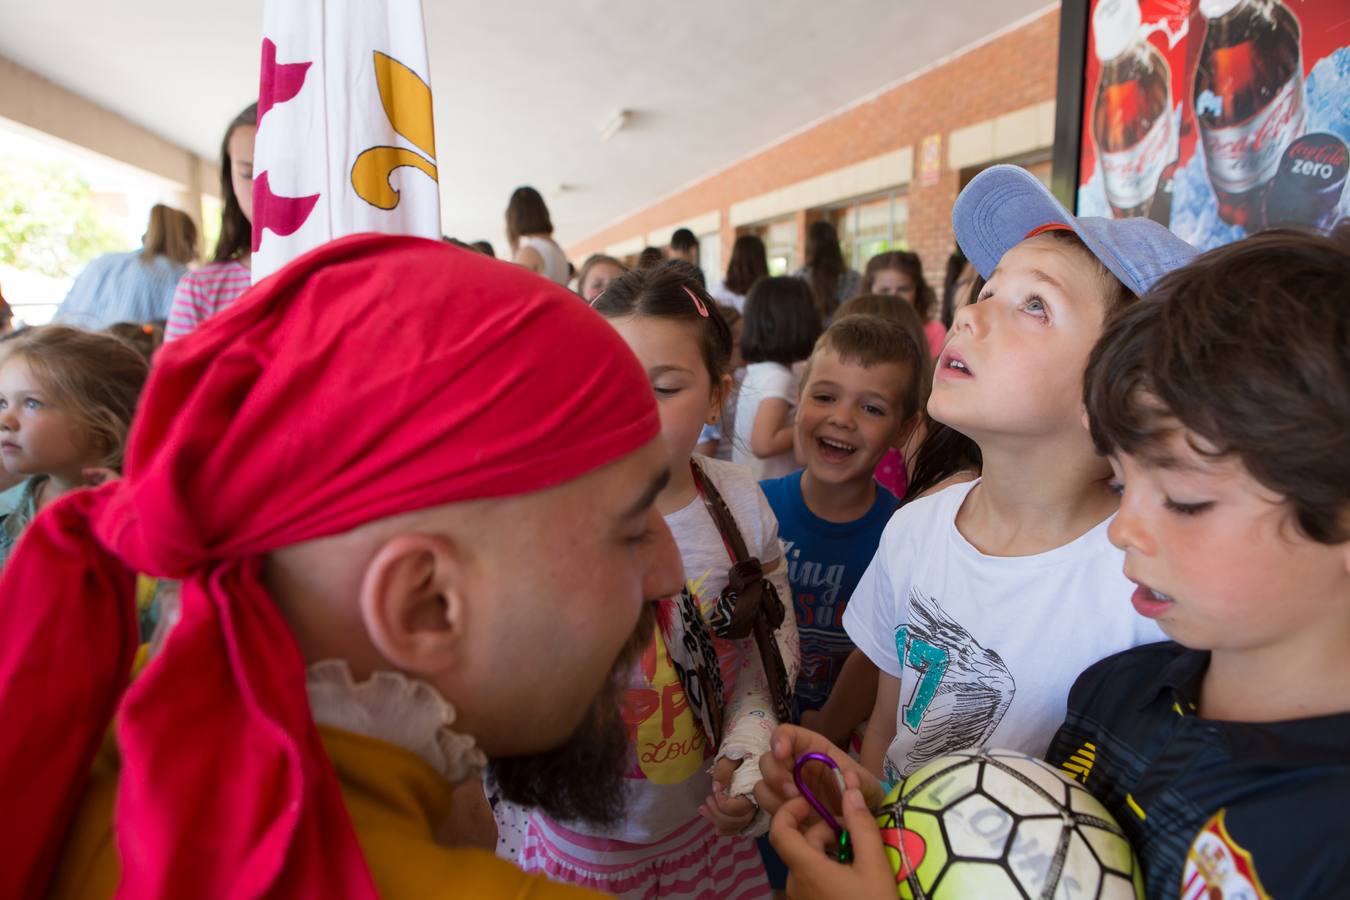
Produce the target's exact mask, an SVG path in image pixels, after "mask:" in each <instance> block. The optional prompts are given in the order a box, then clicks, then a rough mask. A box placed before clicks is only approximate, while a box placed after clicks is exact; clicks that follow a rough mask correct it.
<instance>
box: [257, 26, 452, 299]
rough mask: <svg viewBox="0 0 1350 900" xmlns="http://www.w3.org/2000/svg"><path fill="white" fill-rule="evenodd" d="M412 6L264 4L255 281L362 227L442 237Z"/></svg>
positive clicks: (425, 75) (425, 82) (425, 78)
mask: <svg viewBox="0 0 1350 900" xmlns="http://www.w3.org/2000/svg"><path fill="white" fill-rule="evenodd" d="M430 85H431V77H430V69H429V68H428V66H427V43H426V34H425V30H424V28H423V24H422V4H421V0H265V2H264V4H263V45H262V78H261V81H260V84H259V90H258V138H257V143H256V145H255V148H254V160H253V264H252V268H253V281H254V283H257V282H258V281H260V280H262V279H263V278H266V277H267V276H268V275H270V274H271V273H273V272H275V271H276V270H277V269H280V268H281V267H282V266H284V265H286V263H288V262H289V261H291V260H292V259H294V258H296V257H297V256H300V255H301V254H303V253H305V252H306V251H308V250H312V249H313V248H315V247H318V246H319V245H320V244H325V243H327V242H328V241H331V240H333V239H335V238H339V237H342V236H343V235H348V234H355V233H357V232H364V231H380V232H385V233H390V234H412V235H420V236H422V237H428V238H439V237H440V236H441V210H440V192H439V190H438V186H437V181H436V146H435V140H434V138H433V135H432V116H431V86H430Z"/></svg>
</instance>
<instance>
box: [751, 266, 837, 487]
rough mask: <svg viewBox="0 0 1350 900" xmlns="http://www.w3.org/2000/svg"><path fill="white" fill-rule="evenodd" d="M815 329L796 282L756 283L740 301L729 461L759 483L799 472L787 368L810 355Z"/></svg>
mask: <svg viewBox="0 0 1350 900" xmlns="http://www.w3.org/2000/svg"><path fill="white" fill-rule="evenodd" d="M821 330H822V329H821V325H820V314H819V313H818V312H817V311H816V305H815V302H814V300H813V298H812V296H811V288H810V287H809V286H808V285H807V284H806V282H804V281H802V280H801V279H800V278H788V277H785V276H784V277H779V278H761V279H760V280H759V281H758V282H756V283H755V286H754V287H753V288H751V289H750V296H749V297H746V298H745V326H744V328H743V330H742V332H741V356H743V357H744V358H745V362H746V368H745V380H744V381H742V382H741V390H740V394H739V396H738V397H737V399H736V422H735V428H736V431H735V437H734V438H733V439H732V444H731V459H732V461H733V462H736V463H740V464H741V465H743V466H746V467H747V468H749V469H750V471H751V472H753V473H755V477H756V478H758V479H760V480H763V479H766V478H781V477H782V476H784V475H787V474H789V473H790V472H794V471H796V470H797V469H800V468H801V466H799V465H798V464H797V457H796V455H795V454H794V453H793V452H792V440H793V424H794V421H795V416H794V413H795V410H796V407H797V393H798V391H797V387H798V379H799V377H800V372H799V371H797V370H794V369H793V366H794V365H795V364H796V363H799V362H801V361H803V360H805V359H806V358H807V357H808V356H810V355H811V351H812V350H813V349H814V348H815V346H816V338H818V337H820V333H821Z"/></svg>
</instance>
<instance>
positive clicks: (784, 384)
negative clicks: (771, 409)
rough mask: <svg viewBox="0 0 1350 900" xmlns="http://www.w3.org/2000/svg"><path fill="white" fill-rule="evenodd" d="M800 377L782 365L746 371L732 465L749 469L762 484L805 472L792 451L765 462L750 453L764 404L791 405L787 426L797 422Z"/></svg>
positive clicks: (752, 367) (755, 366)
mask: <svg viewBox="0 0 1350 900" xmlns="http://www.w3.org/2000/svg"><path fill="white" fill-rule="evenodd" d="M799 379H800V376H799V375H797V373H795V372H793V371H792V369H789V368H788V367H787V366H785V365H783V364H782V363H776V362H757V363H750V365H748V366H746V367H745V380H744V381H742V382H741V389H740V393H738V394H737V396H736V420H735V429H736V437H735V439H734V440H733V441H732V442H731V461H732V462H734V463H739V464H740V465H742V466H745V467H746V468H747V469H749V470H750V471H751V472H752V473H754V476H755V479H756V480H758V481H764V480H765V479H767V478H782V477H783V476H784V475H788V474H790V473H792V472H795V471H797V470H798V469H800V468H801V466H800V465H798V464H797V457H796V455H795V454H794V453H793V452H792V451H791V450H789V451H788V452H787V453H780V454H778V455H777V456H770V457H766V458H763V459H761V458H760V457H758V456H755V454H753V453H751V452H750V435H751V433H752V432H753V431H754V430H755V414H756V413H757V412H759V405H760V403H762V402H764V401H765V400H768V399H770V398H773V397H777V398H779V399H782V400H786V401H787V402H788V417H787V423H786V424H791V423H792V422H794V421H795V420H796V413H797V385H798V383H799Z"/></svg>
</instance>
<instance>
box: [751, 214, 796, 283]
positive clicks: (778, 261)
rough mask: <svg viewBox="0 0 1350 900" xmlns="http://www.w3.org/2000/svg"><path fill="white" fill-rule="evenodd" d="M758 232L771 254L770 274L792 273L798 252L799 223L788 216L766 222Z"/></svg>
mask: <svg viewBox="0 0 1350 900" xmlns="http://www.w3.org/2000/svg"><path fill="white" fill-rule="evenodd" d="M758 232H759V236H760V238H761V239H762V240H763V241H764V249H765V250H766V251H767V252H768V255H769V274H770V275H791V274H792V270H793V260H794V259H795V258H796V253H797V223H796V222H795V221H794V220H793V218H792V217H791V216H788V217H786V218H783V219H775V220H774V221H772V222H768V223H766V224H765V225H764V226H763V227H761V228H760V229H758Z"/></svg>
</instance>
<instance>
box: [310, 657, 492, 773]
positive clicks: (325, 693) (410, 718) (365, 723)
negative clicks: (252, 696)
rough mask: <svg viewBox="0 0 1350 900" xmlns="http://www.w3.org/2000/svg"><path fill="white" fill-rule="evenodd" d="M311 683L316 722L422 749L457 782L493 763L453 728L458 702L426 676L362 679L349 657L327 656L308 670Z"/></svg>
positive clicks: (424, 756) (384, 675)
mask: <svg viewBox="0 0 1350 900" xmlns="http://www.w3.org/2000/svg"><path fill="white" fill-rule="evenodd" d="M305 687H306V690H307V691H308V692H309V707H310V711H311V712H312V713H313V715H314V721H315V722H317V723H319V724H320V725H327V726H330V727H332V728H341V729H343V730H344V731H351V732H354V733H356V734H361V735H365V736H366V737H371V738H375V739H376V740H381V741H387V742H388V743H390V744H394V745H396V746H399V747H402V748H403V749H405V750H408V751H410V752H412V753H416V754H417V755H418V756H420V757H421V758H422V759H423V760H424V761H425V762H426V763H427V765H429V766H431V767H432V768H433V769H435V770H436V771H437V772H440V773H441V775H443V776H444V777H445V779H446V780H447V781H449V782H450V783H451V784H459V783H460V782H461V781H464V780H466V779H468V778H476V777H477V776H478V775H479V773H481V772H482V770H483V767H484V766H485V765H487V757H486V756H485V755H484V754H483V751H482V750H480V749H478V747H477V746H476V745H475V743H474V739H473V738H472V737H470V736H469V735H466V734H459V733H457V732H455V731H452V730H451V729H450V726H451V725H452V724H454V721H455V710H454V707H452V706H451V705H450V704H449V702H447V701H446V699H445V698H444V697H442V696H441V695H440V693H439V692H438V691H437V690H436V689H435V688H433V687H432V686H431V685H429V684H427V683H426V682H424V681H418V680H417V679H415V678H408V677H407V676H405V675H403V674H401V673H399V672H386V671H381V672H376V673H375V674H373V675H372V676H370V678H368V679H366V680H365V681H362V682H360V683H359V684H358V683H357V682H356V681H355V680H354V679H353V678H352V671H351V669H350V668H348V666H347V663H346V662H345V661H344V660H340V659H326V660H323V661H322V662H317V663H314V664H313V665H311V666H309V668H308V669H306V671H305Z"/></svg>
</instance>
